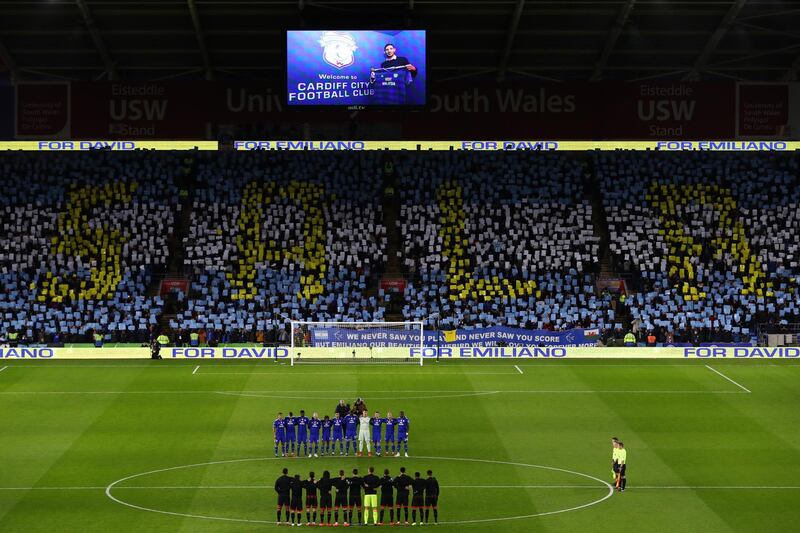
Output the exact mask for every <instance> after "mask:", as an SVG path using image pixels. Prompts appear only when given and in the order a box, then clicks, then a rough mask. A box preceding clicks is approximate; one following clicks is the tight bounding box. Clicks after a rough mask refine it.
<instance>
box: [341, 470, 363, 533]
mask: <svg viewBox="0 0 800 533" xmlns="http://www.w3.org/2000/svg"><path fill="white" fill-rule="evenodd" d="M347 482H348V483H349V484H350V503H349V509H348V510H347V511H345V516H344V522H345V524H346V523H347V522H348V516H347V515H348V514H349V515H350V523H351V524H354V523H355V522H354V521H353V511H355V513H356V518H357V519H358V525H359V526H360V525H361V485H362V484H363V483H364V479H363V478H362V477H361V476H359V475H358V468H354V469H353V477H351V478H349V479H348V480H347Z"/></svg>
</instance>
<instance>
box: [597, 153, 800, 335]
mask: <svg viewBox="0 0 800 533" xmlns="http://www.w3.org/2000/svg"><path fill="white" fill-rule="evenodd" d="M594 165H595V169H596V172H597V176H598V179H599V181H600V183H601V186H602V190H603V195H604V203H605V209H606V219H607V220H608V225H609V231H610V248H611V251H612V252H613V254H614V257H615V259H616V262H617V263H616V264H617V268H618V269H620V270H623V271H629V272H632V273H634V274H635V280H636V282H637V283H638V285H639V287H638V288H637V291H636V294H633V295H632V296H631V297H630V298H628V300H627V302H626V305H627V306H628V307H629V308H630V310H631V314H632V316H633V318H634V321H635V322H636V323H637V325H640V327H641V328H642V329H643V330H644V331H645V332H654V333H655V335H656V337H657V338H658V340H659V341H674V342H692V343H695V344H696V343H699V342H711V341H724V342H749V341H750V339H751V337H752V336H754V335H755V334H756V326H757V324H760V323H769V322H775V323H784V324H785V323H787V322H796V321H797V320H798V316H800V315H798V311H799V310H800V308H798V303H800V302H798V294H797V292H796V287H797V281H798V277H797V275H796V272H797V267H798V263H799V262H800V258H798V253H800V245H798V244H797V243H798V236H800V225H798V217H797V207H798V203H799V201H800V189H799V188H798V183H797V160H796V158H793V157H791V156H785V155H775V154H730V153H728V154H720V153H682V154H666V153H661V154H654V153H648V154H633V153H597V154H595V155H594Z"/></svg>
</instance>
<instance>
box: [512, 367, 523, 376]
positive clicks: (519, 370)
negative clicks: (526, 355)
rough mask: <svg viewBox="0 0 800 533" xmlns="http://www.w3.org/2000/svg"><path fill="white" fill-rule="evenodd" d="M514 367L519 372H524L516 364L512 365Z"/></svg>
mask: <svg viewBox="0 0 800 533" xmlns="http://www.w3.org/2000/svg"><path fill="white" fill-rule="evenodd" d="M514 368H516V369H517V372H519V373H520V374H524V372H523V371H522V369H521V368H520V367H518V366H517V365H514Z"/></svg>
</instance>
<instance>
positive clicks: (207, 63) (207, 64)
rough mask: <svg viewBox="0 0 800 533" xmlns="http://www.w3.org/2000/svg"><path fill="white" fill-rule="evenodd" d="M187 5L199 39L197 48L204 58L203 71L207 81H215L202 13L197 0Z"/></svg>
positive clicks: (191, 0)
mask: <svg viewBox="0 0 800 533" xmlns="http://www.w3.org/2000/svg"><path fill="white" fill-rule="evenodd" d="M186 3H187V5H188V6H189V14H190V15H191V17H192V25H193V26H194V36H195V38H196V39H197V47H198V48H199V49H200V57H202V58H203V71H204V72H205V75H206V79H207V80H213V79H214V69H213V68H212V67H211V55H210V54H209V53H208V48H207V47H206V38H205V34H204V33H203V27H202V26H201V25H200V13H198V11H197V4H195V0H186Z"/></svg>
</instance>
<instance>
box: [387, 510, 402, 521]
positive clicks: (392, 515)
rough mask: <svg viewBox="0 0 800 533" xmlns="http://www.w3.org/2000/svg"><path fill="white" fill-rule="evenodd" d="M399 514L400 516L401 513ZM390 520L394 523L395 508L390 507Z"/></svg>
mask: <svg viewBox="0 0 800 533" xmlns="http://www.w3.org/2000/svg"><path fill="white" fill-rule="evenodd" d="M397 516H398V517H399V516H400V513H399V512H398V513H397ZM389 522H392V523H394V509H389Z"/></svg>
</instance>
